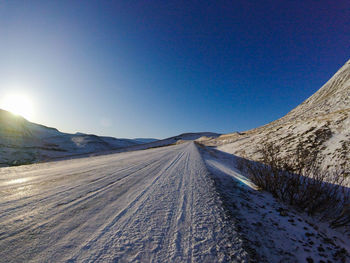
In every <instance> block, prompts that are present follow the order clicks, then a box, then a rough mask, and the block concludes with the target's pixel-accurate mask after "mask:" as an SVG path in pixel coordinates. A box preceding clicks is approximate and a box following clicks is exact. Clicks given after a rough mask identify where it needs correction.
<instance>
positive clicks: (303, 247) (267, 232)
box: [201, 149, 350, 263]
mask: <svg viewBox="0 0 350 263" xmlns="http://www.w3.org/2000/svg"><path fill="white" fill-rule="evenodd" d="M201 154H202V157H203V160H204V161H205V163H206V165H207V168H208V170H209V171H210V172H211V175H212V177H213V179H214V181H215V185H216V188H217V192H218V193H219V194H220V196H221V200H222V201H223V207H224V208H225V211H226V213H227V214H228V216H230V217H231V218H233V219H234V222H235V224H236V230H237V231H238V232H239V234H240V236H241V239H242V240H243V247H244V249H245V250H246V251H248V252H249V255H250V262H268V263H270V262H307V263H313V262H315V263H316V262H320V263H325V262H327V263H331V262H334V263H335V262H343V263H346V262H350V253H349V252H350V238H349V234H350V233H349V232H347V233H345V232H344V231H345V229H338V230H334V229H331V228H330V227H329V226H328V224H327V223H324V222H320V221H318V220H317V219H316V218H312V217H309V216H307V215H306V214H305V213H301V212H298V211H296V210H294V209H293V208H292V207H288V206H286V205H283V204H282V203H280V202H278V201H277V200H276V199H274V198H273V197H272V195H271V194H269V193H267V192H263V191H257V190H256V187H255V186H254V184H252V183H251V182H250V181H249V180H248V179H247V178H246V177H245V176H244V175H242V174H241V173H240V172H239V170H237V169H236V163H237V162H236V157H235V156H232V155H230V154H226V153H223V152H220V151H216V150H209V151H208V150H203V149H202V150H201Z"/></svg>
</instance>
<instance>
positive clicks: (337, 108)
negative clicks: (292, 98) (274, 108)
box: [206, 60, 350, 172]
mask: <svg viewBox="0 0 350 263" xmlns="http://www.w3.org/2000/svg"><path fill="white" fill-rule="evenodd" d="M266 142H272V143H274V144H275V145H280V146H281V149H282V152H281V153H280V154H282V155H284V156H285V157H286V158H288V156H291V155H293V154H294V153H295V149H296V145H297V144H298V143H299V142H303V143H304V145H305V146H306V147H311V145H313V147H312V149H310V150H313V151H317V152H319V161H320V163H321V164H322V166H323V168H330V169H331V168H339V167H341V168H342V169H343V170H345V171H348V172H349V170H350V60H349V61H348V62H347V63H346V64H345V65H344V66H343V67H342V68H341V69H339V71H338V72H337V73H336V74H335V75H334V76H333V77H332V78H331V79H330V80H329V81H328V82H327V83H326V84H324V85H323V86H322V87H321V88H320V89H319V90H318V91H317V92H316V93H315V94H314V95H312V96H311V97H310V98H308V99H307V100H306V101H304V102H303V103H302V104H300V105H299V106H298V107H296V108H295V109H293V110H292V111H291V112H289V113H288V114H287V115H286V116H284V117H282V118H281V119H278V120H276V121H274V122H272V123H269V124H267V125H265V126H262V127H259V128H256V129H253V130H249V131H246V132H242V133H238V132H237V133H232V134H225V135H222V136H220V137H218V138H216V139H214V140H207V141H206V144H207V145H211V146H217V148H218V149H219V150H222V151H225V152H228V153H232V154H236V155H239V156H244V157H247V158H249V159H253V160H259V158H260V156H259V154H258V153H257V149H258V148H259V147H261V146H262V145H263V144H265V143H266Z"/></svg>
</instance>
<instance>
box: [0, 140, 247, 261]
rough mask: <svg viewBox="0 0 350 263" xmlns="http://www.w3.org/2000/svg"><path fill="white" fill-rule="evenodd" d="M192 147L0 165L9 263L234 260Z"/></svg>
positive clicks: (2, 241) (230, 236) (227, 229)
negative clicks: (18, 164) (27, 164)
mask: <svg viewBox="0 0 350 263" xmlns="http://www.w3.org/2000/svg"><path fill="white" fill-rule="evenodd" d="M214 189H215V187H214V185H213V181H212V180H211V179H210V176H209V174H208V171H207V169H206V167H205V165H204V163H203V161H202V159H201V157H200V154H199V152H198V150H197V148H196V146H195V145H194V144H193V143H186V144H182V145H177V146H170V147H163V148H157V149H150V150H145V151H136V152H129V153H120V154H112V155H106V156H98V157H90V158H84V159H75V160H65V161H60V162H52V163H43V164H36V165H29V166H21V167H13V168H3V169H0V261H1V262H28V261H29V262H231V261H236V260H237V261H244V255H245V252H244V251H243V250H242V248H241V241H240V239H239V238H238V235H235V232H234V230H232V229H231V228H232V227H231V225H230V223H228V222H227V221H226V220H225V214H224V211H223V209H222V207H221V205H220V200H219V197H218V195H217V193H216V192H215V190H214Z"/></svg>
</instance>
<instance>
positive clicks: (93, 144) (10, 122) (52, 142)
mask: <svg viewBox="0 0 350 263" xmlns="http://www.w3.org/2000/svg"><path fill="white" fill-rule="evenodd" d="M139 143H140V142H138V141H134V140H129V139H116V138H113V137H99V136H96V135H90V134H83V133H76V134H67V133H62V132H59V131H58V130H57V129H55V128H49V127H46V126H43V125H39V124H36V123H32V122H29V121H27V120H26V119H24V118H23V117H20V116H16V115H13V114H12V113H10V112H7V111H4V110H0V166H9V165H18V164H25V163H33V162H37V161H43V160H49V159H52V158H56V157H65V156H71V155H76V154H85V153H92V152H100V151H108V150H114V149H119V148H122V147H128V146H132V145H137V144H139Z"/></svg>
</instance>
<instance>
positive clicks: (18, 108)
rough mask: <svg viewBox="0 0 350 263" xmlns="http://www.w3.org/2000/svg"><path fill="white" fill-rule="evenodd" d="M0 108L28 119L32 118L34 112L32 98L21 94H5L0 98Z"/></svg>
mask: <svg viewBox="0 0 350 263" xmlns="http://www.w3.org/2000/svg"><path fill="white" fill-rule="evenodd" d="M0 108H1V109H3V110H7V111H10V112H12V113H13V114H16V115H20V116H22V117H24V118H26V119H29V120H30V119H31V118H33V114H34V110H33V103H32V100H31V99H30V98H29V97H27V96H25V95H22V94H11V95H8V96H5V97H4V98H3V99H2V100H1V103H0Z"/></svg>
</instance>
